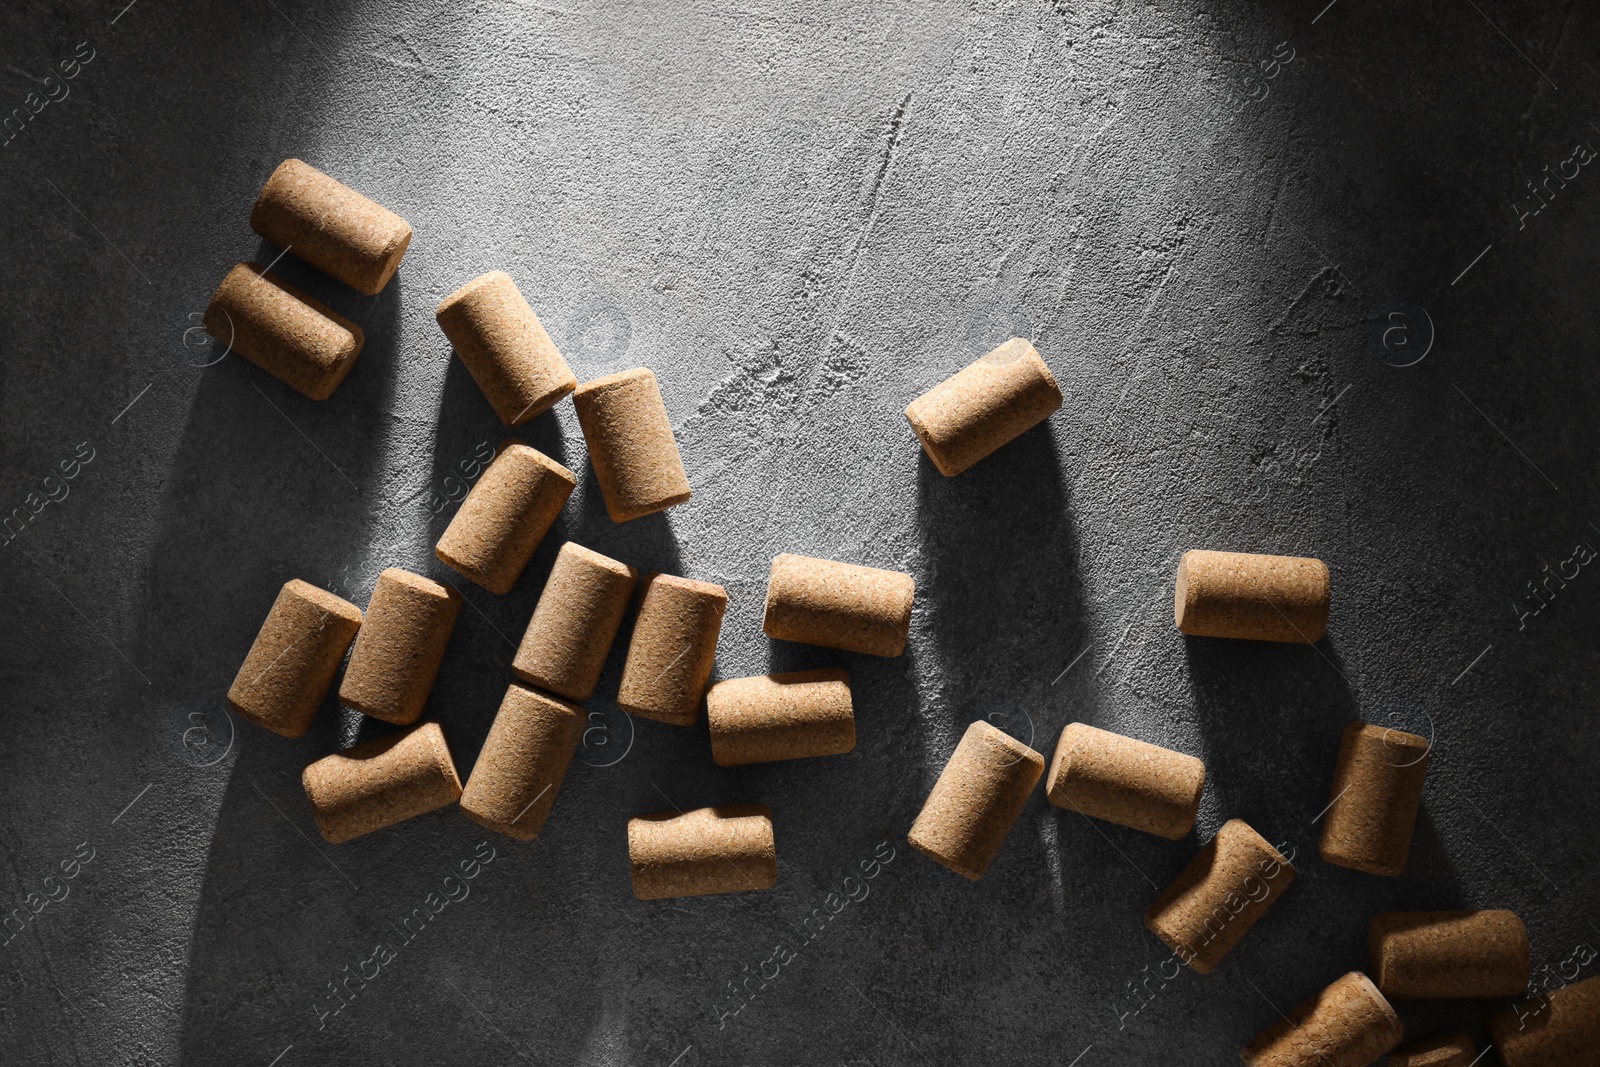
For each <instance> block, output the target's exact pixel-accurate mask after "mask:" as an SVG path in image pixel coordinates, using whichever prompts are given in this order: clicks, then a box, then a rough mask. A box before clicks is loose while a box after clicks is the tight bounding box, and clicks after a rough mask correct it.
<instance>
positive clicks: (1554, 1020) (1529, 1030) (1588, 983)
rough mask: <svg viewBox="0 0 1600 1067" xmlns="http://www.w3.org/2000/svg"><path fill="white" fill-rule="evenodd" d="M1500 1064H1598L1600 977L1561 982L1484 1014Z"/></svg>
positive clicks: (1580, 1066)
mask: <svg viewBox="0 0 1600 1067" xmlns="http://www.w3.org/2000/svg"><path fill="white" fill-rule="evenodd" d="M1487 1028H1488V1031H1489V1040H1490V1041H1492V1042H1494V1047H1495V1049H1496V1050H1497V1051H1498V1052H1499V1053H1500V1061H1501V1063H1503V1064H1504V1065H1505V1067H1594V1065H1595V1064H1600V976H1597V977H1594V978H1585V979H1584V980H1583V981H1581V982H1574V983H1573V984H1572V985H1568V986H1562V987H1561V988H1560V989H1557V990H1555V991H1554V992H1551V993H1546V994H1544V995H1543V996H1539V997H1534V998H1533V999H1532V1000H1525V1001H1523V1002H1521V1003H1519V1004H1513V1005H1512V1006H1511V1007H1509V1008H1506V1009H1505V1010H1504V1011H1499V1012H1496V1013H1495V1014H1493V1015H1491V1016H1489V1020H1488V1023H1487Z"/></svg>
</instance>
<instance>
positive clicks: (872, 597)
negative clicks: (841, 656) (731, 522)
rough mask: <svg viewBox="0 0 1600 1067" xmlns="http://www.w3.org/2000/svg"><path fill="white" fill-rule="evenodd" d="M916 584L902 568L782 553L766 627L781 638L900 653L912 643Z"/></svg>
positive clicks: (775, 565) (771, 580)
mask: <svg viewBox="0 0 1600 1067" xmlns="http://www.w3.org/2000/svg"><path fill="white" fill-rule="evenodd" d="M915 589H916V583H914V582H913V581H912V580H911V576H910V575H909V574H901V573H900V572H899V571H881V570H878V569H876V568H874V567H858V566H856V565H855V564H853V563H835V562H834V561H833V560H827V559H812V558H811V557H809V556H791V555H787V554H785V555H781V556H777V557H775V558H774V559H773V561H772V572H771V574H770V575H769V576H768V577H767V602H766V606H765V608H764V610H763V611H762V615H761V629H762V632H763V633H765V634H766V635H767V636H768V637H775V638H777V639H778V640H780V641H799V642H801V643H802V644H807V645H822V646H824V647H826V648H840V649H844V650H845V651H846V652H865V653H867V654H868V655H871V656H898V655H899V654H900V653H902V652H904V651H905V649H906V634H907V632H908V631H909V630H910V629H911V598H912V595H913V593H914V592H915Z"/></svg>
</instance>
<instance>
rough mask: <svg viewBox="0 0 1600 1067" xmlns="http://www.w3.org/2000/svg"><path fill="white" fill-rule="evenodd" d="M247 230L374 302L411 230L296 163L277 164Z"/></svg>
mask: <svg viewBox="0 0 1600 1067" xmlns="http://www.w3.org/2000/svg"><path fill="white" fill-rule="evenodd" d="M250 228H251V229H252V230H254V231H256V233H258V234H260V235H261V236H262V237H265V238H266V239H267V240H269V241H271V242H272V243H273V244H275V245H282V246H283V247H284V248H287V249H289V250H290V251H291V252H292V253H293V254H294V255H295V257H296V258H298V259H302V260H305V261H306V262H307V263H309V264H311V265H312V266H313V267H316V268H317V269H318V270H320V271H322V272H323V273H325V274H331V275H333V276H334V277H335V278H337V279H339V280H340V281H341V282H344V284H346V285H348V286H349V287H350V288H352V289H354V290H356V291H357V292H358V293H364V294H366V295H367V296H375V295H377V293H378V292H380V291H381V290H382V289H383V287H384V286H385V285H388V284H389V279H390V278H392V277H394V272H395V268H397V267H399V266H400V257H401V256H403V255H405V254H406V248H407V247H408V246H409V245H410V244H411V224H410V223H408V222H406V220H405V219H403V218H401V217H400V216H399V215H396V214H395V213H394V212H392V211H390V210H389V209H388V208H386V207H383V206H382V205H380V204H378V203H376V202H374V201H372V200H368V199H367V198H366V197H364V196H362V195H361V194H360V193H358V192H356V191H355V190H354V189H352V188H350V187H349V186H348V185H345V184H343V183H342V182H337V181H334V180H333V179H332V178H330V177H328V176H327V175H326V174H324V173H322V172H321V171H320V170H318V169H317V168H315V167H313V166H310V165H309V164H306V163H302V162H301V161H300V160H298V159H286V160H284V161H283V162H282V163H280V164H278V169H277V170H275V171H273V172H272V176H271V177H270V178H268V179H267V184H266V185H263V186H262V187H261V195H260V196H258V197H257V198H256V206H255V207H254V208H253V209H252V210H251V212H250Z"/></svg>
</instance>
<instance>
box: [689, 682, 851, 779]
mask: <svg viewBox="0 0 1600 1067" xmlns="http://www.w3.org/2000/svg"><path fill="white" fill-rule="evenodd" d="M706 720H707V721H708V722H709V723H710V725H711V758H712V759H713V760H715V761H716V762H717V765H718V766H719V767H738V766H742V765H743V764H746V763H767V762H769V761H771V760H781V759H806V758H808V757H811V756H839V755H843V754H844V753H846V752H849V751H850V750H852V749H853V748H855V747H856V719H855V714H854V712H853V710H852V708H851V703H850V676H849V675H847V674H846V673H845V672H844V671H842V670H839V669H838V668H837V667H824V668H823V669H821V670H815V671H792V672H790V673H787V674H763V675H758V676H756V677H754V678H728V679H725V680H724V681H720V682H718V683H717V684H716V685H714V686H712V687H711V688H710V689H709V690H708V691H707V692H706Z"/></svg>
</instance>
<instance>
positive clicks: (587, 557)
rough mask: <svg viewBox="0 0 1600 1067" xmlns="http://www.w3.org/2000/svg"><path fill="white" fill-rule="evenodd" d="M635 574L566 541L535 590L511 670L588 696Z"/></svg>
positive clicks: (571, 694)
mask: <svg viewBox="0 0 1600 1067" xmlns="http://www.w3.org/2000/svg"><path fill="white" fill-rule="evenodd" d="M638 577H639V572H638V571H636V570H634V569H633V568H632V567H630V566H628V565H627V564H626V563H618V562H617V561H616V560H614V559H612V558H611V557H609V556H602V555H601V554H600V553H598V552H593V551H590V550H589V549H587V548H584V547H583V546H582V545H580V544H578V543H577V542H576V541H568V542H567V543H566V544H564V545H562V546H561V551H560V552H558V553H556V565H555V566H554V567H553V568H551V570H550V578H549V580H548V581H546V582H545V584H544V592H543V593H541V594H539V603H538V604H537V605H536V606H535V607H534V609H533V618H532V619H530V620H529V621H528V629H527V632H525V633H524V634H523V635H522V644H520V645H519V646H517V656H516V659H514V660H512V661H511V671H512V673H513V674H515V675H516V676H517V677H518V678H520V679H522V680H523V681H524V682H527V683H528V684H529V685H536V686H538V687H539V688H540V689H548V690H549V691H550V692H552V693H557V694H559V695H561V696H564V697H567V698H569V699H571V700H588V699H589V697H590V696H591V695H592V694H593V693H594V686H595V683H596V682H597V681H599V679H600V669H601V668H602V667H604V666H605V663H606V654H607V653H609V652H610V651H611V642H612V641H613V640H614V639H615V638H616V636H617V627H619V626H621V625H622V615H623V612H625V611H627V610H628V600H629V598H630V597H631V596H632V595H633V585H634V582H635V581H636V580H637V579H638Z"/></svg>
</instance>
